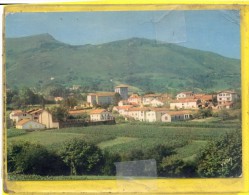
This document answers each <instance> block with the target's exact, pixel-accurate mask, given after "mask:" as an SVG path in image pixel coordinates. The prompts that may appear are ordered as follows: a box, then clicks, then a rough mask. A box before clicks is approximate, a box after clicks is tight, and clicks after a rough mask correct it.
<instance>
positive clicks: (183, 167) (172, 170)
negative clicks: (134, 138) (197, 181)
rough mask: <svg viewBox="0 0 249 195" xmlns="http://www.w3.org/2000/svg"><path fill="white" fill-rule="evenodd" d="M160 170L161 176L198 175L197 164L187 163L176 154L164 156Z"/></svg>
mask: <svg viewBox="0 0 249 195" xmlns="http://www.w3.org/2000/svg"><path fill="white" fill-rule="evenodd" d="M158 170H159V171H158V175H159V176H161V177H170V178H174V177H175V178H180V177H196V167H195V165H194V164H191V163H186V162H184V161H183V160H182V159H179V158H177V157H175V156H170V157H166V158H164V159H163V161H162V163H160V164H159V168H158Z"/></svg>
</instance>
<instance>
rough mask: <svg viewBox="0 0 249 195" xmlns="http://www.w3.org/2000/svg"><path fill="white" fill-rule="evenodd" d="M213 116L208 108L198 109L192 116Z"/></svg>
mask: <svg viewBox="0 0 249 195" xmlns="http://www.w3.org/2000/svg"><path fill="white" fill-rule="evenodd" d="M212 115H213V112H212V109H210V108H200V109H199V110H198V112H197V113H196V114H195V115H194V117H195V118H207V117H210V116H212Z"/></svg>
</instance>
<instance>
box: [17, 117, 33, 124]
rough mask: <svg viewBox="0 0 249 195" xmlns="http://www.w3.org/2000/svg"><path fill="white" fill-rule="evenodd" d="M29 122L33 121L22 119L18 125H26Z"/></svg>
mask: <svg viewBox="0 0 249 195" xmlns="http://www.w3.org/2000/svg"><path fill="white" fill-rule="evenodd" d="M29 121H32V120H31V119H29V118H26V119H22V120H20V121H19V122H18V123H17V124H16V125H24V124H26V123H27V122H29Z"/></svg>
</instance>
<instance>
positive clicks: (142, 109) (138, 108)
mask: <svg viewBox="0 0 249 195" xmlns="http://www.w3.org/2000/svg"><path fill="white" fill-rule="evenodd" d="M128 110H129V111H149V110H150V108H148V107H132V108H129V109H128Z"/></svg>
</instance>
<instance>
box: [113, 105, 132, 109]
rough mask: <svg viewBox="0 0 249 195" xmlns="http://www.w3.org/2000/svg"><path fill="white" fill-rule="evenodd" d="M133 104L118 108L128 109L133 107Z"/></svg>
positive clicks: (118, 107)
mask: <svg viewBox="0 0 249 195" xmlns="http://www.w3.org/2000/svg"><path fill="white" fill-rule="evenodd" d="M132 107H133V105H124V106H116V108H117V109H118V110H127V109H129V108H132Z"/></svg>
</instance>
